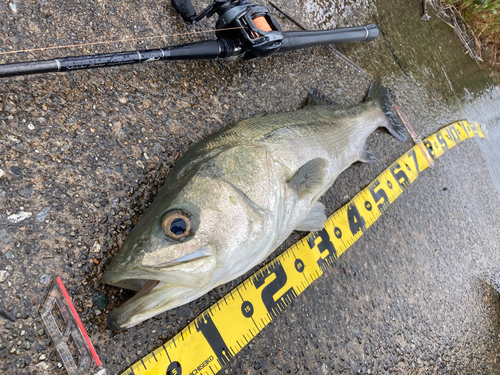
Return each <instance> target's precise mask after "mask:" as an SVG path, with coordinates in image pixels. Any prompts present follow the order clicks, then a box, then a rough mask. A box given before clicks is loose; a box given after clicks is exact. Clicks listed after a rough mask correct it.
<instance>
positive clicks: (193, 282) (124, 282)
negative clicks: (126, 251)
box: [103, 252, 217, 331]
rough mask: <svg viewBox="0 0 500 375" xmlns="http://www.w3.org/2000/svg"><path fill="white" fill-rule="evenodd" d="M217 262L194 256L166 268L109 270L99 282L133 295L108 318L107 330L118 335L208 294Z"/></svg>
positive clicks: (172, 263) (213, 259)
mask: <svg viewBox="0 0 500 375" xmlns="http://www.w3.org/2000/svg"><path fill="white" fill-rule="evenodd" d="M216 264H217V261H216V259H215V258H214V257H211V256H209V254H206V253H202V252H195V253H192V254H188V255H186V256H184V257H182V258H179V259H177V260H175V261H173V262H168V263H166V264H157V265H155V266H143V267H135V268H129V269H127V268H126V266H125V267H123V268H122V267H120V266H117V267H113V268H111V269H108V270H106V271H105V272H104V275H103V281H104V282H105V283H106V284H110V285H113V286H115V287H118V288H124V289H130V290H134V291H136V292H137V293H136V294H135V295H134V296H133V297H132V298H130V299H129V300H127V301H126V302H125V303H123V304H122V305H121V306H119V307H118V308H116V309H114V310H113V311H111V313H110V314H109V315H108V326H109V328H111V329H112V330H115V331H120V330H123V329H126V328H130V327H132V326H134V325H136V324H139V323H141V322H142V321H144V320H146V319H149V318H151V317H153V316H155V315H158V314H160V313H162V312H164V311H166V310H169V309H173V308H175V307H178V306H180V305H183V304H185V303H187V302H189V301H191V300H193V299H195V298H197V297H199V296H201V295H203V294H205V293H206V292H208V291H209V290H210V289H211V288H212V287H213V286H210V285H211V284H210V280H211V276H212V274H213V271H214V269H215V266H216Z"/></svg>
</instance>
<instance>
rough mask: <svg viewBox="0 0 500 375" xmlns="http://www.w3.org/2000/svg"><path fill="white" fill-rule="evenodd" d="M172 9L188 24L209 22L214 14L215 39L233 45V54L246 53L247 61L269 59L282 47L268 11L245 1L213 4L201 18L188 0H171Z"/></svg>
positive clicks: (275, 23) (229, 0) (220, 0)
mask: <svg viewBox="0 0 500 375" xmlns="http://www.w3.org/2000/svg"><path fill="white" fill-rule="evenodd" d="M172 5H173V7H174V9H175V10H176V11H177V12H178V13H179V14H180V15H181V17H182V19H183V20H184V21H185V22H187V23H195V22H198V21H200V20H202V19H203V18H205V17H207V18H210V17H212V16H213V15H214V14H216V13H217V15H218V17H219V19H218V21H217V23H216V25H215V28H216V35H217V37H218V38H219V39H229V40H231V41H233V42H234V43H235V45H234V50H233V53H234V52H238V51H239V49H240V48H241V49H242V50H245V51H246V52H245V54H244V58H245V59H247V60H248V59H252V58H255V57H265V56H269V55H270V54H272V53H273V52H275V51H277V50H278V49H279V48H280V47H281V45H282V42H283V34H282V33H281V28H280V26H279V24H278V22H277V21H276V20H275V19H274V17H273V16H272V15H271V14H270V13H269V10H267V8H265V7H263V6H260V5H256V4H252V3H250V2H249V1H248V0H215V1H214V2H213V3H212V4H211V5H209V6H208V7H207V8H205V9H204V10H203V11H201V12H200V14H196V10H195V9H194V7H193V5H192V3H191V1H190V0H172Z"/></svg>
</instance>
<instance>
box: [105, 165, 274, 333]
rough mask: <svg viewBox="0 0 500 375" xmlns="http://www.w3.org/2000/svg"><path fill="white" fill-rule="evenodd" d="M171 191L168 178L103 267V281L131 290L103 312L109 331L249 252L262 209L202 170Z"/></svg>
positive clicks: (207, 286) (242, 267)
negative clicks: (130, 294) (116, 305)
mask: <svg viewBox="0 0 500 375" xmlns="http://www.w3.org/2000/svg"><path fill="white" fill-rule="evenodd" d="M174 185H175V184H174ZM173 190H177V187H176V186H172V187H171V188H170V187H169V186H168V180H167V185H166V186H165V187H164V188H163V189H162V191H161V192H160V194H159V196H158V197H157V198H156V200H155V201H154V202H153V204H152V205H151V207H150V208H149V209H148V211H147V212H146V213H145V214H144V216H143V217H142V218H141V219H140V220H139V222H138V223H137V225H136V226H135V227H134V229H133V230H132V232H131V233H130V235H129V236H128V238H127V239H126V240H125V242H124V244H123V246H122V248H121V249H120V251H119V252H118V254H117V255H116V257H115V258H114V259H113V261H112V262H111V264H110V266H109V267H108V269H107V270H106V271H105V273H104V277H103V278H104V281H105V282H106V283H108V284H111V285H114V286H117V287H121V288H126V289H131V290H135V291H138V293H137V294H136V295H135V296H134V297H132V298H131V299H130V300H128V301H127V302H125V303H124V304H123V305H122V306H120V307H119V308H117V309H115V310H113V311H112V312H111V313H110V315H109V316H108V325H109V326H110V328H112V329H113V330H122V329H125V328H128V327H131V326H134V325H136V324H138V323H140V322H142V321H144V320H145V319H148V318H150V317H153V316H155V315H157V314H159V313H161V312H163V311H165V310H168V309H171V308H174V307H177V306H180V305H182V304H184V303H186V302H189V301H191V300H193V299H195V298H197V297H199V296H201V295H203V294H205V293H206V292H208V291H209V290H211V289H212V288H213V287H215V286H217V285H219V284H221V283H223V282H226V281H229V280H231V279H232V278H234V277H236V276H234V275H239V274H241V273H242V272H245V271H246V269H247V268H248V265H249V264H251V259H252V258H255V256H256V254H255V251H256V250H255V249H256V241H262V232H263V227H264V225H265V219H264V215H263V213H262V212H261V211H260V210H259V209H258V207H256V206H255V205H254V204H253V203H252V202H251V201H250V200H249V199H248V198H247V197H246V196H245V195H244V194H242V193H241V192H240V191H239V190H238V189H237V188H236V187H235V186H233V185H232V184H231V183H229V182H227V181H225V180H224V179H222V178H218V177H217V173H214V172H213V171H212V172H207V171H204V172H203V173H197V174H196V175H195V176H193V177H192V178H190V179H189V181H188V182H187V183H186V184H185V185H184V186H183V188H182V189H180V192H178V193H176V194H175V195H174V194H173ZM172 197H174V198H172ZM257 248H258V246H257Z"/></svg>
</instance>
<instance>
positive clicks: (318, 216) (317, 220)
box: [295, 202, 326, 232]
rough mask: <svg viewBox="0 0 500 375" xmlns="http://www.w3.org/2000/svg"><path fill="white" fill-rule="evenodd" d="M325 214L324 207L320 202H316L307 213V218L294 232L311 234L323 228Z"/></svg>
mask: <svg viewBox="0 0 500 375" xmlns="http://www.w3.org/2000/svg"><path fill="white" fill-rule="evenodd" d="M325 221H326V214H325V206H324V205H323V203H321V202H316V203H314V205H313V206H312V208H311V211H309V214H308V215H307V217H306V218H305V219H304V220H303V221H302V222H301V223H300V224H299V225H298V226H297V228H295V230H300V231H305V232H313V231H316V230H320V229H321V228H323V227H324V226H325Z"/></svg>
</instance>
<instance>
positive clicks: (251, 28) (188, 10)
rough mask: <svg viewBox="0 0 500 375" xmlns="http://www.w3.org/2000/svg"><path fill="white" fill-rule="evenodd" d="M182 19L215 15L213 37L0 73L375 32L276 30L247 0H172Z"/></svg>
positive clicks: (249, 52) (252, 52) (245, 51)
mask: <svg viewBox="0 0 500 375" xmlns="http://www.w3.org/2000/svg"><path fill="white" fill-rule="evenodd" d="M172 5H173V7H174V8H175V9H176V10H177V12H179V14H180V15H181V17H182V19H183V20H184V21H186V22H189V23H193V22H197V21H200V20H201V19H203V18H205V17H211V16H213V15H215V14H217V16H218V20H217V22H216V26H215V27H216V30H215V33H216V36H217V39H209V40H203V41H198V42H193V43H187V44H181V45H175V46H167V47H164V48H158V49H150V50H143V51H124V52H116V53H106V54H98V55H86V56H69V57H63V58H57V59H53V60H42V61H29V62H17V63H10V64H3V65H0V78H2V77H13V76H20V75H27V74H38V73H49V72H65V71H71V70H79V69H93V68H100V67H109V66H117V65H125V64H137V63H142V62H152V61H161V60H202V59H216V58H225V57H230V56H235V55H243V57H244V58H245V59H247V60H248V59H253V58H256V57H265V56H269V55H271V54H273V53H276V52H287V51H295V50H298V49H303V48H309V47H316V46H323V45H328V44H342V43H352V42H359V41H365V42H369V41H372V40H374V39H375V38H376V37H377V36H378V27H377V25H375V24H368V25H365V26H355V27H344V28H339V29H332V30H312V31H281V28H280V26H279V24H278V22H276V20H275V19H274V17H273V16H272V15H271V14H270V13H269V11H268V10H267V8H265V7H263V6H260V5H257V4H253V3H250V2H249V1H248V0H215V1H214V2H213V3H212V4H210V6H208V7H207V8H206V9H204V10H203V11H201V12H200V13H199V14H197V13H196V10H195V9H194V7H193V5H192V4H191V1H190V0H172Z"/></svg>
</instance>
